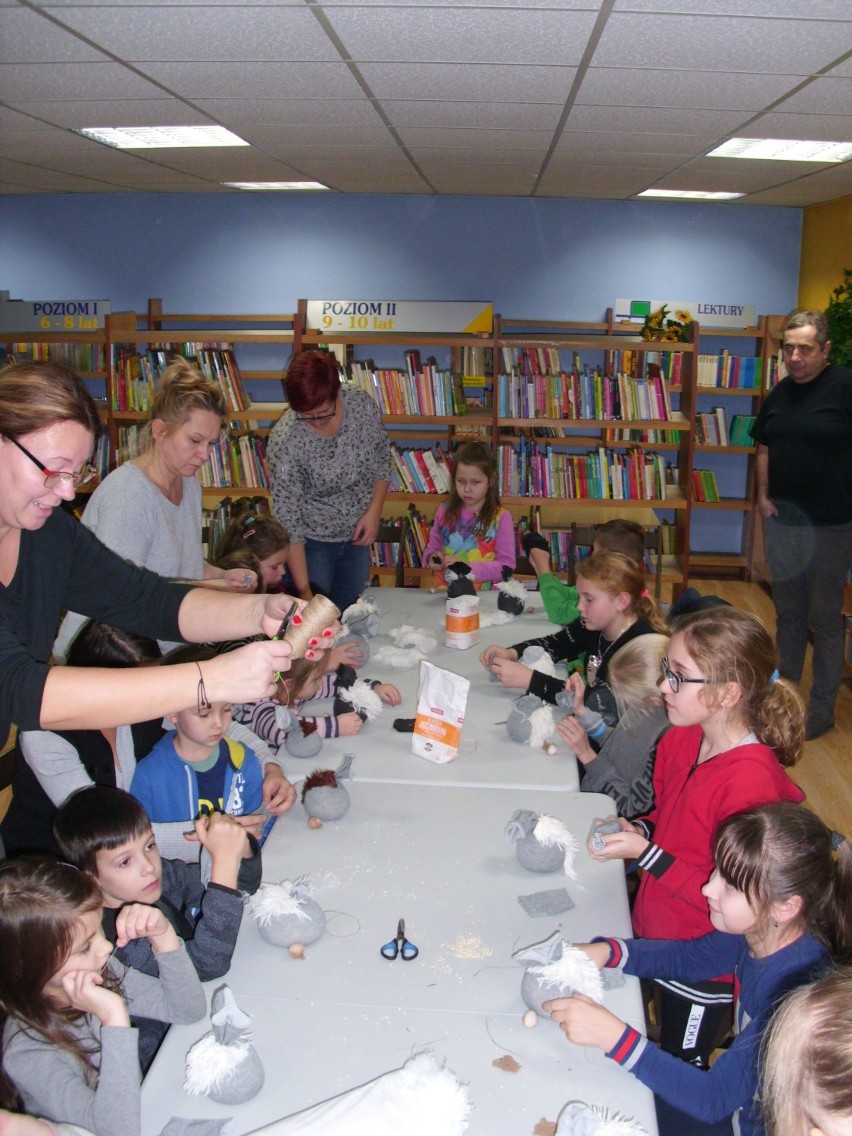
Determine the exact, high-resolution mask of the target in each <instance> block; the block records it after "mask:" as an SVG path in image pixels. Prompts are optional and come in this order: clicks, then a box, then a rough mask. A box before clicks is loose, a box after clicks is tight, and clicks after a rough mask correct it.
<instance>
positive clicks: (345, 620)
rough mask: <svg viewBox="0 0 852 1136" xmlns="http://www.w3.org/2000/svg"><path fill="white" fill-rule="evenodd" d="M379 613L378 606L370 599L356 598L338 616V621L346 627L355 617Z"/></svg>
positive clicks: (363, 617) (362, 617)
mask: <svg viewBox="0 0 852 1136" xmlns="http://www.w3.org/2000/svg"><path fill="white" fill-rule="evenodd" d="M373 614H376V615H378V614H380V612H379V609H378V607H377V606H376V604H375V603H373V601H372V600H364V599H360V600H356V601H355V603H353V604H350V605H349V607H348V608H347V609H346V611H344V613H343V615H341V617H340V622H341V623H342V624H344V626H346V627H348V626H349V624H350V623H352V622H353V621H354V620H357V619H365V618H366V617H367V616H368V615H373Z"/></svg>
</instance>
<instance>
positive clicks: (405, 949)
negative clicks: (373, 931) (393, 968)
mask: <svg viewBox="0 0 852 1136" xmlns="http://www.w3.org/2000/svg"><path fill="white" fill-rule="evenodd" d="M419 954H420V951H419V950H418V949H417V947H415V945H414V943H412V942H410V941H409V940H408V939H406V937H405V920H404V919H400V921H399V924H398V925H397V928H396V934H395V935H394V937H393V938H392V939H391V940H390V942H389V943H385V945H384V946H383V947H382V948H381V955H382V958H386V959H388V960H389V961H393V959H395V958H398V957H399V956H400V955H401V956H402V961H403V962H411V960H412V959H416V958H417V956H418V955H419Z"/></svg>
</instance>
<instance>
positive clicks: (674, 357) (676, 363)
mask: <svg viewBox="0 0 852 1136" xmlns="http://www.w3.org/2000/svg"><path fill="white" fill-rule="evenodd" d="M685 358H686V356H685V354H684V352H683V351H633V350H623V349H621V350H617V351H608V352H607V370H608V371H610V372H611V373H612V374H615V375H618V374H622V375H632V376H633V377H634V378H639V377H642V376H645V375H660V376H661V377H662V378H664V379H665V380H666V382H667V383H668V384H669V385H670V386H680V385H681V384H682V382H683V368H684V360H685Z"/></svg>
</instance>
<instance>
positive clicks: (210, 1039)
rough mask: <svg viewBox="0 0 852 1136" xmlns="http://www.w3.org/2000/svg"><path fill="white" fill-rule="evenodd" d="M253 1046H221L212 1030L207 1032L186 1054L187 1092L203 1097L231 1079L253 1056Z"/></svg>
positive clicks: (184, 1084)
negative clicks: (248, 1058)
mask: <svg viewBox="0 0 852 1136" xmlns="http://www.w3.org/2000/svg"><path fill="white" fill-rule="evenodd" d="M250 1049H251V1043H250V1042H249V1041H248V1040H247V1041H246V1042H245V1043H240V1044H237V1045H220V1044H219V1043H218V1041H217V1040H216V1038H215V1037H214V1036H213V1033H212V1031H211V1032H210V1033H206V1034H205V1035H204V1037H202V1038H201V1039H200V1040H199V1041H196V1043H195V1045H193V1047H192V1048H191V1049H190V1051H189V1053H187V1055H186V1073H185V1076H184V1080H183V1087H184V1090H185V1091H186V1092H187V1093H189V1095H190V1096H193V1097H200V1096H204V1095H205V1094H206V1093H209V1092H210V1090H211V1089H215V1088H216V1087H217V1086H218V1085H219V1084H220V1083H221V1082H222V1081H223V1080H224V1079H225V1078H226V1077H230V1076H231V1075H232V1074H233V1073H234V1071H235V1070H236V1069H238V1068H239V1066H240V1065H241V1064H242V1063H243V1061H245V1059H246V1057H248V1055H249V1051H250Z"/></svg>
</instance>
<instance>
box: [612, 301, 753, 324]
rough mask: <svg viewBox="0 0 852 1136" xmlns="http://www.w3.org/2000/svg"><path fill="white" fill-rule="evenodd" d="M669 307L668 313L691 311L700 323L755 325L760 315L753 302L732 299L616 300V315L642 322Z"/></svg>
mask: <svg viewBox="0 0 852 1136" xmlns="http://www.w3.org/2000/svg"><path fill="white" fill-rule="evenodd" d="M663 305H665V307H667V308H668V309H669V313H668V314H669V317H670V318H671V319H677V318H678V317H677V315H676V314H675V313H676V312H689V315H690V317H691V318H692V319H693V320H697V322H698V325H699V327H702V328H704V327H754V325H755V320H756V319H757V316H756V315H755V310H754V304H735V303H733V302H732V301H731V300H730V299H714V300H616V301H615V311H614V313H613V319H614V320H615V322H616V323H636V324H643V323H644V322H645V317H646V316H649V315H650V314H651V312H655V311H656V310H657V309H658V308H661V307H663Z"/></svg>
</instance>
